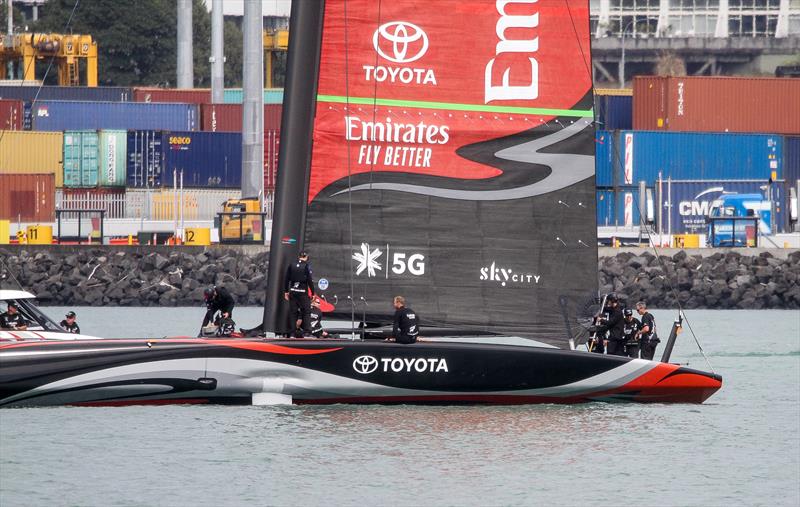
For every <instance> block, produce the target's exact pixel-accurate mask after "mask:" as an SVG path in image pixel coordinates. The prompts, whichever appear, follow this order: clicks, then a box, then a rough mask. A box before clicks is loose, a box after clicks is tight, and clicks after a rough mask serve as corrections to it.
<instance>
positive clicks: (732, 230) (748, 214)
mask: <svg viewBox="0 0 800 507" xmlns="http://www.w3.org/2000/svg"><path fill="white" fill-rule="evenodd" d="M772 208H773V202H772V201H770V200H768V199H765V198H764V196H763V195H761V194H722V195H720V196H719V197H718V198H717V199H715V200H714V201H713V202H712V203H711V208H710V209H709V211H708V245H709V246H716V247H719V246H758V236H759V235H770V234H772V233H773V221H772V218H773V209H772Z"/></svg>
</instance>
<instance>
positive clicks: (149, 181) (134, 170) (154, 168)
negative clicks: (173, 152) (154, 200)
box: [126, 130, 164, 188]
mask: <svg viewBox="0 0 800 507" xmlns="http://www.w3.org/2000/svg"><path fill="white" fill-rule="evenodd" d="M162 137H163V136H162V134H161V132H159V131H154V130H131V131H128V143H127V144H128V155H127V157H126V179H127V181H128V184H127V186H128V187H133V188H143V187H149V188H153V187H160V186H161V175H162V172H163V167H164V150H162V148H161V141H162Z"/></svg>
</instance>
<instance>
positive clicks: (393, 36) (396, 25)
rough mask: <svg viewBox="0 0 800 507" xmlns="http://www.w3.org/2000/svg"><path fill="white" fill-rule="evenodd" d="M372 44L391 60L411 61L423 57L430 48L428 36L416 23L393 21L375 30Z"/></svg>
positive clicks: (379, 52) (384, 56) (397, 61)
mask: <svg viewBox="0 0 800 507" xmlns="http://www.w3.org/2000/svg"><path fill="white" fill-rule="evenodd" d="M372 45H373V46H374V47H375V51H377V52H378V54H379V55H381V56H382V57H383V58H385V59H387V60H389V61H390V62H395V63H410V62H413V61H416V60H419V59H420V58H422V56H423V55H424V54H425V52H426V51H427V50H428V36H427V35H425V32H423V31H422V28H420V27H418V26H417V25H415V24H412V23H407V22H405V21H391V22H389V23H386V24H383V25H381V26H379V27H378V29H377V30H375V34H374V35H373V36H372ZM387 50H388V51H387Z"/></svg>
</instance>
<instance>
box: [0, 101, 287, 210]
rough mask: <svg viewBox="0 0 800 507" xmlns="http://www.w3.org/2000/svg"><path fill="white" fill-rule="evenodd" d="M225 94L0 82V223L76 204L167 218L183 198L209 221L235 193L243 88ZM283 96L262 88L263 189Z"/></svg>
mask: <svg viewBox="0 0 800 507" xmlns="http://www.w3.org/2000/svg"><path fill="white" fill-rule="evenodd" d="M224 100H225V103H224V104H211V90H210V89H188V90H182V89H164V88H144V87H142V88H126V87H93V88H89V87H62V86H42V87H38V86H0V178H2V180H1V181H0V202H2V205H1V206H0V220H11V221H12V222H18V221H19V222H53V221H54V220H55V210H56V209H80V208H83V209H86V208H91V209H105V210H106V218H152V219H154V220H171V219H172V218H173V216H174V215H175V209H176V207H177V206H178V205H180V204H181V203H182V206H181V208H183V211H185V213H184V216H185V217H186V218H188V219H193V220H209V219H212V218H214V217H215V216H216V213H217V212H218V211H220V210H221V203H222V202H224V201H225V200H227V199H231V198H238V197H240V195H241V170H242V136H241V130H242V105H241V102H242V90H241V89H238V90H236V89H233V90H225V97H224ZM282 100H283V90H282V89H265V90H264V184H265V185H264V188H265V191H266V192H267V193H270V192H271V191H272V190H274V186H275V171H276V170H277V154H278V149H277V148H278V139H279V137H280V122H281V114H282V106H281V103H282ZM181 186H182V189H183V190H180V188H181ZM176 188H178V189H179V190H177V191H176V190H175V189H176ZM181 199H182V201H180V200H181Z"/></svg>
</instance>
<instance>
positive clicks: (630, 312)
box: [622, 308, 633, 317]
mask: <svg viewBox="0 0 800 507" xmlns="http://www.w3.org/2000/svg"><path fill="white" fill-rule="evenodd" d="M622 315H624V316H626V317H632V316H633V310H631V309H630V308H625V309H624V310H622Z"/></svg>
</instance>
